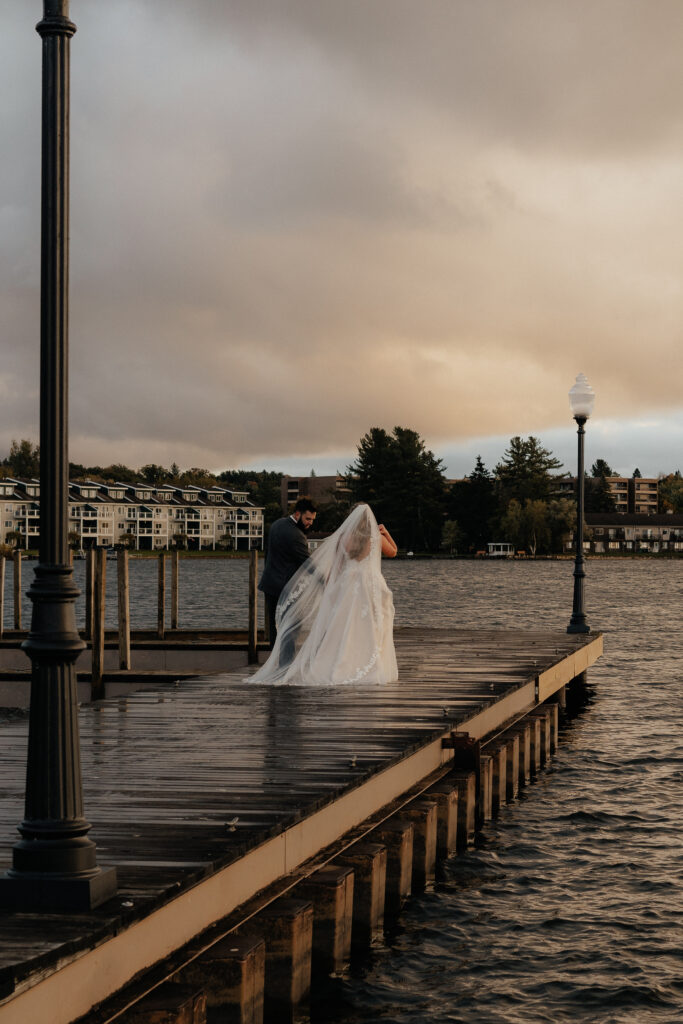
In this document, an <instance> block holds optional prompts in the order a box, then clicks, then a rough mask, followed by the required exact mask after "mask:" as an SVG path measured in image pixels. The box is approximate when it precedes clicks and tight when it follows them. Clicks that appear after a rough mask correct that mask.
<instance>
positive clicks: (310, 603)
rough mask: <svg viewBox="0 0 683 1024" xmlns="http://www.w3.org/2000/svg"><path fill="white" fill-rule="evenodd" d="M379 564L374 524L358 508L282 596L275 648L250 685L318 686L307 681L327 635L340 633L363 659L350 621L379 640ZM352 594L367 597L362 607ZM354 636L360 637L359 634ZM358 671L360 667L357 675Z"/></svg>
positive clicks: (367, 510) (367, 513) (362, 507)
mask: <svg viewBox="0 0 683 1024" xmlns="http://www.w3.org/2000/svg"><path fill="white" fill-rule="evenodd" d="M381 563H382V547H381V537H380V532H379V529H378V526H377V521H376V519H375V517H374V515H373V513H372V510H371V509H370V507H369V506H368V505H365V504H361V505H357V506H356V507H355V508H354V509H353V510H352V511H351V513H350V514H349V515H348V517H347V518H346V519H345V520H344V522H343V523H342V525H341V526H340V527H339V529H338V530H336V531H335V532H334V533H333V534H331V536H329V537H327V538H326V539H325V540H324V541H323V542H322V544H320V546H319V547H318V548H317V549H316V550H315V551H313V552H312V553H311V556H310V558H309V559H308V561H306V562H304V564H303V565H302V566H301V567H300V568H299V569H298V570H297V571H296V573H295V574H294V576H292V578H291V580H290V581H289V582H288V583H287V585H286V586H285V588H284V590H283V591H282V594H281V596H280V600H279V601H278V606H277V611H276V624H277V638H276V641H275V645H274V647H273V650H272V652H271V655H270V657H269V659H268V661H267V662H266V663H265V665H263V666H262V667H261V668H260V669H259V670H258V672H257V673H256V674H255V675H254V676H252V681H253V682H259V683H289V682H292V683H297V682H304V683H306V682H319V681H322V680H320V679H318V678H311V676H316V670H315V659H316V654H317V653H318V652H319V651H321V649H322V648H323V646H324V645H325V644H326V642H327V643H328V649H329V634H330V631H336V632H338V633H339V640H340V642H343V645H344V648H345V649H348V650H351V651H352V650H353V649H354V644H357V645H358V651H359V653H358V657H359V658H360V659H361V660H362V658H363V657H364V656H365V649H367V643H365V649H364V645H363V643H362V642H360V637H359V636H354V628H355V627H354V622H355V620H356V619H358V621H359V622H360V619H361V617H362V619H364V620H369V623H367V622H364V623H363V634H364V635H365V634H366V633H367V625H368V624H370V625H373V624H374V626H376V629H375V634H374V635H377V636H380V637H381V636H382V616H383V609H382V596H381V587H380V584H381V579H382V567H381ZM354 592H355V593H356V594H357V593H361V592H362V593H363V594H364V595H366V596H367V595H369V596H368V599H367V600H365V602H364V604H363V607H362V608H361V607H358V608H356V607H355V606H354V603H353V602H354ZM342 602H347V603H348V607H349V612H348V614H346V613H344V612H341V614H340V607H341V603H342ZM340 619H343V622H340ZM342 630H344V631H345V633H344V636H343V638H342V636H341V632H340V631H342ZM355 632H356V633H357V634H358V633H359V632H360V629H359V628H357V629H355ZM375 657H376V655H375ZM362 668H363V665H360V668H359V672H360V671H362ZM359 678H360V675H359Z"/></svg>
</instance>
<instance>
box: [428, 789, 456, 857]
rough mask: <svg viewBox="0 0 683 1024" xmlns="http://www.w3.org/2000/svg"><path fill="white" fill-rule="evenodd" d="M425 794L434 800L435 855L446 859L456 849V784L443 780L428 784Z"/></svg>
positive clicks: (453, 853)
mask: <svg viewBox="0 0 683 1024" xmlns="http://www.w3.org/2000/svg"><path fill="white" fill-rule="evenodd" d="M427 796H428V797H429V798H430V799H432V800H436V856H437V858H438V860H446V859H447V858H448V857H453V856H455V854H456V853H457V849H458V786H457V784H456V783H453V782H448V781H447V780H443V781H442V782H437V783H435V785H433V786H430V787H429V789H428V790H427Z"/></svg>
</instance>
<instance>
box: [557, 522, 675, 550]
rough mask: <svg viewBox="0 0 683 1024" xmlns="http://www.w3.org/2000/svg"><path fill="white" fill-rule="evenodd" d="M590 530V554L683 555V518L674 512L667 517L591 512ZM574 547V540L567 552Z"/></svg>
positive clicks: (588, 523) (569, 544)
mask: <svg viewBox="0 0 683 1024" xmlns="http://www.w3.org/2000/svg"><path fill="white" fill-rule="evenodd" d="M586 527H587V537H586V540H585V541H584V548H585V550H586V552H592V553H593V554H596V555H608V554H618V553H619V552H622V553H624V552H625V553H631V554H636V553H637V552H642V553H650V554H658V553H660V552H671V553H675V552H680V553H681V554H683V515H675V514H673V513H671V512H669V513H666V514H664V515H661V514H653V515H647V514H645V513H640V514H635V513H631V512H625V513H621V514H616V515H615V514H614V513H609V512H587V513H586ZM573 544H574V539H573V537H570V538H569V539H568V540H567V545H566V548H567V551H571V550H572V547H573Z"/></svg>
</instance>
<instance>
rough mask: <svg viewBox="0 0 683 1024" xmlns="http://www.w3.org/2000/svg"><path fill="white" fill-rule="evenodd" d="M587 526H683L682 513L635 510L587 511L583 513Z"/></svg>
mask: <svg viewBox="0 0 683 1024" xmlns="http://www.w3.org/2000/svg"><path fill="white" fill-rule="evenodd" d="M585 519H586V523H587V525H588V526H614V527H618V526H621V527H624V526H671V527H674V528H680V527H683V515H678V514H676V513H669V512H664V513H658V514H654V515H649V516H648V515H646V514H645V513H642V514H639V513H637V512H587V513H586V515H585Z"/></svg>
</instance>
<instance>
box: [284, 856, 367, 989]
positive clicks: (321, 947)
mask: <svg viewBox="0 0 683 1024" xmlns="http://www.w3.org/2000/svg"><path fill="white" fill-rule="evenodd" d="M296 891H297V895H299V896H301V898H302V899H308V900H310V901H311V903H312V904H313V969H314V970H317V971H321V972H322V973H324V974H338V973H339V972H340V971H342V970H343V969H344V967H345V966H346V964H347V963H348V962H349V959H350V957H351V929H352V925H353V891H354V870H353V868H352V867H350V866H349V865H348V864H327V865H326V866H325V867H324V868H320V870H318V871H315V872H314V873H313V874H312V875H310V876H309V877H308V878H306V879H305V880H304V881H303V882H300V883H299V885H298V886H297V889H296Z"/></svg>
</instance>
